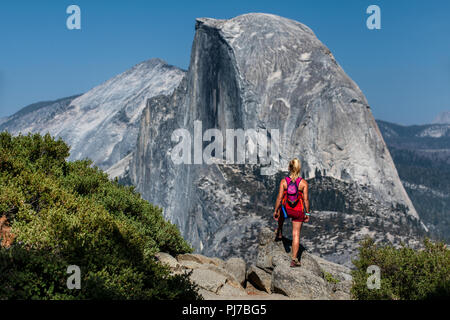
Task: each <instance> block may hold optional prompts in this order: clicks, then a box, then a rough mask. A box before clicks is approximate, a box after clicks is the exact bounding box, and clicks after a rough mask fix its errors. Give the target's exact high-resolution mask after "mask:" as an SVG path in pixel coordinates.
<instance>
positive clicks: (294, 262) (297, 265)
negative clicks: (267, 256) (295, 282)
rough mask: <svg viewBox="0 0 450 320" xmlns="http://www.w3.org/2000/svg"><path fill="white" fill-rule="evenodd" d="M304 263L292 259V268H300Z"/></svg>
mask: <svg viewBox="0 0 450 320" xmlns="http://www.w3.org/2000/svg"><path fill="white" fill-rule="evenodd" d="M301 265H302V263H301V262H300V261H298V259H292V260H291V268H295V267H300V266H301Z"/></svg>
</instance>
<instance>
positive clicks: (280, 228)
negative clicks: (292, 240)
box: [276, 212, 284, 239]
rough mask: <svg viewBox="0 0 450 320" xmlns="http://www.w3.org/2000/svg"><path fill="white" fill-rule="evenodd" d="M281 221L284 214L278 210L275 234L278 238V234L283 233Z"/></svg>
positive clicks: (282, 221)
mask: <svg viewBox="0 0 450 320" xmlns="http://www.w3.org/2000/svg"><path fill="white" fill-rule="evenodd" d="M283 223H284V216H283V213H282V212H280V217H279V218H278V229H277V235H276V237H277V238H278V236H279V235H282V234H283ZM280 239H281V238H280Z"/></svg>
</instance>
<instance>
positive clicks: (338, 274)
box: [156, 229, 352, 300]
mask: <svg viewBox="0 0 450 320" xmlns="http://www.w3.org/2000/svg"><path fill="white" fill-rule="evenodd" d="M290 242H291V241H290V240H289V239H287V238H283V241H279V242H275V241H274V233H273V232H272V231H270V230H269V229H263V230H262V231H261V233H260V235H259V245H258V259H257V261H253V262H252V263H249V264H250V267H249V268H246V262H245V261H244V260H242V259H241V258H236V257H233V258H230V259H228V260H226V261H224V260H222V259H219V258H210V257H206V256H204V255H200V254H182V255H178V256H177V257H172V256H170V255H169V254H167V253H162V252H160V253H158V254H157V255H156V257H157V259H158V260H159V261H160V262H161V263H164V264H166V265H167V266H169V268H170V270H171V271H172V273H173V274H177V273H178V274H179V273H184V272H191V273H190V279H191V281H193V282H194V283H195V284H197V285H198V287H199V292H200V294H201V295H202V296H203V297H204V298H205V299H276V300H279V299H307V300H312V299H314V300H329V299H350V288H351V285H352V277H351V275H350V269H348V268H346V267H344V266H342V265H338V264H335V263H332V262H329V261H327V260H324V259H322V258H319V257H317V256H314V255H312V254H310V253H308V252H307V251H306V250H305V249H304V248H303V249H302V250H301V253H300V254H299V257H300V261H301V263H302V266H301V267H298V268H291V267H290V245H291V244H290Z"/></svg>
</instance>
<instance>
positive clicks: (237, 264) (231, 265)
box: [224, 257, 247, 286]
mask: <svg viewBox="0 0 450 320" xmlns="http://www.w3.org/2000/svg"><path fill="white" fill-rule="evenodd" d="M224 269H225V270H226V271H227V272H228V273H230V274H231V275H233V276H234V277H235V278H236V280H237V281H238V282H239V283H240V284H241V285H242V286H243V285H244V284H245V273H246V269H247V266H246V264H245V261H244V259H242V258H235V257H233V258H230V259H228V260H227V261H225V263H224Z"/></svg>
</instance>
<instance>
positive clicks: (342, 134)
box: [129, 14, 420, 264]
mask: <svg viewBox="0 0 450 320" xmlns="http://www.w3.org/2000/svg"><path fill="white" fill-rule="evenodd" d="M195 28H196V34H195V38H194V42H193V45H192V52H191V62H190V66H189V70H188V73H187V74H186V76H185V78H184V79H183V80H182V81H181V83H180V85H179V86H178V87H177V88H176V89H175V91H174V93H173V94H172V95H170V96H157V97H154V98H151V99H149V100H148V102H147V106H146V108H145V109H144V112H143V115H144V116H143V118H142V121H141V126H140V131H139V137H138V143H137V149H136V152H135V154H134V157H133V159H132V160H131V162H130V164H129V166H130V169H129V179H130V181H131V183H132V184H134V185H136V186H137V190H139V192H141V194H142V195H143V197H144V198H145V199H147V200H149V201H151V202H153V203H156V204H157V205H160V206H161V207H163V208H164V214H165V217H166V218H168V219H169V220H171V221H172V222H175V223H176V224H177V225H178V226H179V227H180V229H181V231H182V233H183V235H184V236H185V238H186V239H187V240H188V241H189V242H191V243H192V244H193V245H194V247H195V248H196V249H197V250H198V251H199V252H202V253H204V254H207V255H218V256H220V257H223V258H226V257H229V256H233V255H237V256H241V257H244V258H245V259H246V260H249V258H252V257H254V256H255V254H256V248H257V235H258V233H259V231H260V230H261V228H262V227H264V226H268V225H269V224H270V223H271V220H270V216H271V211H272V210H273V205H274V201H275V193H276V190H277V187H278V184H279V181H280V179H281V178H282V177H283V175H284V174H285V173H284V172H283V171H284V170H285V169H286V162H287V160H289V159H291V158H293V157H299V158H300V159H301V161H302V164H303V168H302V175H303V176H304V177H305V178H307V179H308V180H309V181H310V183H311V184H312V185H314V189H312V190H311V194H312V196H313V194H314V193H316V195H317V194H320V195H321V198H320V199H319V198H316V200H315V203H316V206H313V207H312V208H313V209H314V210H317V211H318V212H317V214H316V216H317V217H318V219H317V220H315V221H314V222H312V223H311V225H312V226H315V227H316V225H315V223H319V224H320V225H317V230H315V231H320V230H319V229H320V228H322V227H323V226H324V225H326V224H327V223H330V219H331V218H330V215H329V214H327V213H325V214H322V211H333V212H335V213H336V214H339V215H340V217H341V218H342V219H341V220H339V221H341V222H344V225H336V226H335V227H336V229H339V231H340V232H344V233H343V234H341V236H340V237H341V238H343V239H341V241H342V244H343V248H341V249H340V250H339V253H338V254H337V256H338V257H336V250H337V249H336V238H335V237H334V235H333V234H331V233H330V230H328V233H327V239H322V240H323V241H316V240H317V238H318V237H319V236H321V235H322V234H321V233H319V232H312V229H311V228H310V231H311V232H308V233H307V235H306V238H307V239H308V240H309V243H311V244H312V247H311V249H312V250H313V252H317V253H320V254H323V255H324V256H327V257H330V258H332V259H338V258H339V259H341V260H342V262H344V263H347V264H349V263H350V257H351V255H352V254H354V252H355V247H356V245H357V242H358V240H359V239H361V238H362V237H363V236H364V235H365V234H366V233H367V232H366V229H368V230H369V231H373V232H374V234H375V235H376V238H377V240H380V241H382V240H386V239H388V238H386V237H387V236H386V234H388V233H389V234H391V235H397V236H399V237H400V238H401V239H400V238H399V239H397V241H400V240H403V241H406V242H411V241H412V242H414V243H415V239H414V236H411V235H414V234H415V230H417V229H420V226H417V224H418V216H417V213H416V211H415V209H414V206H413V205H412V203H411V201H410V199H409V198H408V196H407V194H406V192H405V190H404V188H403V186H402V184H401V182H400V180H399V178H398V174H397V171H396V169H395V167H394V164H393V162H392V159H391V156H390V154H389V151H388V149H387V148H386V145H385V143H384V141H383V138H382V136H381V134H380V132H379V130H378V127H377V124H376V122H375V120H374V118H373V116H372V114H371V112H370V108H369V106H368V103H367V100H366V98H365V97H364V95H363V94H362V92H361V91H360V89H359V88H358V86H357V85H356V84H355V83H354V82H353V81H352V80H351V79H350V78H349V77H348V76H347V75H346V74H345V72H344V71H343V70H342V68H341V67H340V66H339V65H338V63H337V62H336V60H335V59H334V57H333V55H332V54H331V52H330V51H329V50H328V48H326V47H325V46H324V45H323V44H322V43H321V42H320V41H319V40H318V39H317V38H316V37H315V35H314V33H313V32H312V31H311V30H310V29H309V28H308V27H306V26H305V25H303V24H301V23H299V22H296V21H292V20H289V19H285V18H281V17H278V16H274V15H269V14H246V15H242V16H238V17H236V18H233V19H230V20H215V19H208V18H201V19H197V21H196V27H195ZM195 121H201V124H202V128H203V129H202V132H203V131H205V130H206V129H210V128H216V129H218V130H220V131H221V132H225V130H227V129H243V130H247V129H258V130H259V129H266V130H271V129H278V130H279V135H280V140H279V141H278V140H277V139H276V138H275V136H274V137H272V136H269V137H268V139H269V142H270V143H272V145H275V146H277V147H278V148H279V150H280V156H281V159H280V162H277V161H275V159H274V158H273V157H272V165H273V168H272V169H269V171H270V170H271V173H273V175H268V176H267V175H261V171H260V169H261V167H263V166H264V165H262V164H261V163H259V162H258V164H256V165H250V164H245V165H231V164H224V162H221V161H220V160H219V161H218V162H216V164H205V163H203V164H177V165H175V164H174V163H173V161H172V159H171V155H172V151H173V148H174V146H175V145H176V142H174V141H171V136H172V133H173V132H174V130H176V129H179V128H183V129H186V130H188V131H189V132H190V133H191V137H194V125H195ZM224 136H225V134H224ZM194 143H195V142H194ZM224 146H226V141H225V142H224ZM224 149H226V147H225V148H224ZM225 151H226V150H225ZM231 152H232V153H236V152H235V150H231ZM249 152H251V150H250V151H249ZM194 156H195V155H194ZM272 156H273V155H272ZM260 160H261V159H260ZM191 161H193V160H191ZM322 177H323V179H322ZM346 215H351V217H350V216H346ZM331 216H332V215H331ZM319 217H320V218H319ZM347 217H348V219H347ZM386 217H389V219H386ZM401 218H403V219H404V221H403V220H401ZM410 220H411V221H413V222H411V221H410ZM374 221H375V222H376V221H379V222H380V225H376V223H375V222H374ZM402 221H403V222H402ZM414 221H415V222H414ZM336 222H337V221H336ZM347 222H348V224H347ZM381 224H382V225H381ZM349 232H350V233H351V234H353V235H356V236H355V237H354V238H353V239H351V240H350V239H348V240H347V239H346V238H345V237H347V238H348V233H349ZM345 241H346V242H345ZM316 243H317V244H319V245H320V247H317V246H316V245H315V244H316ZM333 255H334V256H333Z"/></svg>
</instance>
